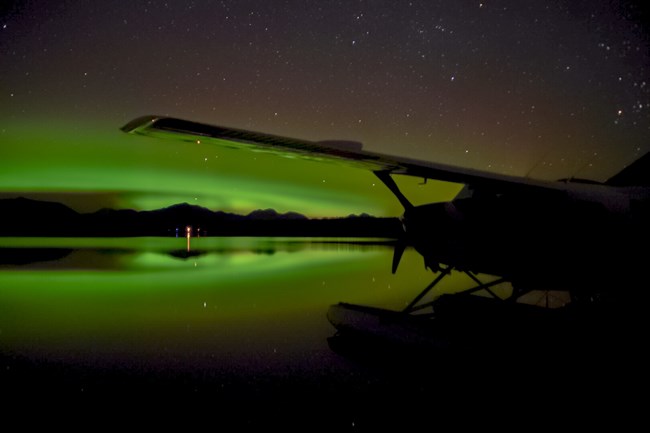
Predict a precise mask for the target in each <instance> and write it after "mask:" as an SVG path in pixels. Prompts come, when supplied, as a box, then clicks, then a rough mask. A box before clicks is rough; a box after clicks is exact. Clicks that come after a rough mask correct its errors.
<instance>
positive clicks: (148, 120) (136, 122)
mask: <svg viewBox="0 0 650 433" xmlns="http://www.w3.org/2000/svg"><path fill="white" fill-rule="evenodd" d="M161 118H162V116H153V115H147V116H140V117H136V118H135V119H133V120H131V121H130V122H128V123H127V124H126V125H124V126H122V127H121V128H120V130H121V131H123V132H126V133H134V132H137V131H139V130H142V129H144V128H147V127H149V126H151V125H152V124H154V123H156V122H157V121H158V120H160V119H161Z"/></svg>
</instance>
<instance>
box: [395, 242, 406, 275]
mask: <svg viewBox="0 0 650 433" xmlns="http://www.w3.org/2000/svg"><path fill="white" fill-rule="evenodd" d="M404 250H406V243H404V242H402V241H398V242H397V243H396V244H395V250H394V251H393V268H392V271H393V274H394V273H395V272H396V271H397V267H398V266H399V262H400V260H402V255H403V254H404Z"/></svg>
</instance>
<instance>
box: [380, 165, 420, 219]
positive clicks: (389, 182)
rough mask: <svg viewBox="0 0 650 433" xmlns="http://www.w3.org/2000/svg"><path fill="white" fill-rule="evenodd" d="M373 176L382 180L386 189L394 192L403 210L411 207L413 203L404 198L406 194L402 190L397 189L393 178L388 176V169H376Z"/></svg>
mask: <svg viewBox="0 0 650 433" xmlns="http://www.w3.org/2000/svg"><path fill="white" fill-rule="evenodd" d="M374 173H375V176H377V177H378V178H379V180H381V181H382V182H384V185H386V186H387V187H388V189H389V190H390V191H391V192H392V193H393V194H395V197H397V199H398V200H399V202H400V203H401V204H402V206H403V207H404V210H408V209H412V208H413V205H412V204H411V202H410V201H409V200H408V199H407V198H406V196H405V195H404V194H403V193H402V191H400V190H399V187H398V186H397V184H396V183H395V180H394V179H393V178H392V177H391V176H390V171H388V170H378V171H375V172H374Z"/></svg>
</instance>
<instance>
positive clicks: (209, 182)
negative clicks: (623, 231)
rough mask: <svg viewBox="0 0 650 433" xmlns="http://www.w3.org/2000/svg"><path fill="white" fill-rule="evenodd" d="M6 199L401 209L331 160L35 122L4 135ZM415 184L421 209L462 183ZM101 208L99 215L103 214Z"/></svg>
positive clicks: (0, 189)
mask: <svg viewBox="0 0 650 433" xmlns="http://www.w3.org/2000/svg"><path fill="white" fill-rule="evenodd" d="M2 141H3V145H2V149H1V151H0V152H1V154H0V156H1V158H0V193H4V194H5V195H6V194H8V193H14V194H17V195H18V194H27V195H28V194H29V193H44V194H47V193H51V194H61V193H63V194H65V193H70V194H74V193H87V194H97V195H98V196H104V197H110V198H111V201H112V203H105V204H104V205H103V206H102V205H101V204H100V203H98V204H97V205H96V206H95V204H92V203H88V206H87V207H88V209H83V210H82V211H90V210H91V209H90V208H92V207H93V206H95V207H96V208H98V207H115V208H134V209H137V210H147V209H157V208H162V207H166V206H170V205H173V204H177V203H183V202H187V203H190V204H195V205H199V206H203V207H207V208H209V209H212V210H223V211H231V212H239V213H248V212H250V211H252V210H255V209H265V208H273V209H276V210H277V211H279V212H289V211H295V212H300V213H303V214H306V215H308V216H312V217H333V216H344V215H348V214H353V213H354V214H361V213H368V214H372V215H376V216H397V215H400V214H401V213H402V211H403V210H402V208H401V206H400V205H399V203H398V202H397V200H396V199H395V198H394V197H393V195H392V194H391V193H390V192H389V191H388V190H387V188H385V186H384V185H383V184H381V182H379V181H378V179H377V178H376V177H375V176H374V175H373V174H372V173H371V172H369V171H367V170H363V169H357V168H350V167H345V166H341V165H335V164H330V163H326V162H317V161H306V160H301V159H290V158H283V157H280V156H276V155H270V154H264V153H257V152H248V151H245V150H234V149H228V148H223V147H219V146H216V145H214V144H210V143H207V144H206V143H200V144H199V143H196V142H184V141H174V140H161V139H155V138H147V137H137V136H132V135H127V134H124V133H123V132H121V131H119V130H118V126H117V125H116V126H114V127H106V126H93V127H83V126H82V127H81V128H80V127H79V126H78V125H74V126H72V125H68V124H53V123H51V122H49V123H48V122H36V125H30V124H24V125H21V124H18V125H11V126H9V127H7V128H5V129H4V131H3V133H2ZM420 183H421V180H420V179H406V180H403V183H400V186H403V189H404V192H405V194H406V195H407V196H408V197H409V198H410V199H412V200H413V202H414V203H420V202H432V201H442V200H449V199H450V198H453V196H454V195H455V194H456V193H457V192H458V190H459V189H460V186H459V185H456V184H445V183H442V182H431V181H430V182H429V183H428V184H426V185H420ZM94 210H96V209H94Z"/></svg>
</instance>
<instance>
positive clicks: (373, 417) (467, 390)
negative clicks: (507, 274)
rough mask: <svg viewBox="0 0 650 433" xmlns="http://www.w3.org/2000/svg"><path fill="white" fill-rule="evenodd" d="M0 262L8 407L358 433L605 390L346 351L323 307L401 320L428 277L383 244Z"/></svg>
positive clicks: (240, 245)
mask: <svg viewBox="0 0 650 433" xmlns="http://www.w3.org/2000/svg"><path fill="white" fill-rule="evenodd" d="M0 254H1V255H0V258H1V259H2V260H1V264H0V361H1V362H2V365H1V366H0V367H1V370H0V380H1V381H2V382H1V385H2V393H3V395H4V396H5V397H6V398H8V399H10V400H11V401H12V402H21V401H26V402H28V404H29V405H30V407H32V405H35V404H36V402H40V403H45V404H47V405H50V404H56V403H62V402H65V404H70V405H76V404H79V402H84V403H88V402H91V403H92V404H95V403H96V406H94V407H95V409H97V408H103V409H101V410H104V409H106V410H108V409H107V408H109V407H110V408H111V409H110V410H108V412H109V413H110V414H112V415H111V416H115V415H116V414H123V413H124V410H126V411H128V412H129V413H136V414H140V415H142V414H143V413H147V411H150V410H151V408H152V407H153V408H158V409H159V410H157V413H156V414H155V419H156V420H158V421H160V420H161V419H165V417H166V416H169V415H171V414H178V413H183V412H182V411H183V410H187V409H190V410H195V411H197V412H198V413H195V414H194V415H195V416H196V417H198V419H200V416H207V417H210V419H212V420H213V422H214V423H215V424H216V425H226V424H228V425H230V424H231V423H234V424H239V425H243V426H246V425H267V426H268V425H271V424H277V425H289V424H295V425H298V426H300V425H303V426H305V428H306V430H312V429H313V427H315V426H324V425H328V426H332V427H336V428H352V429H358V428H360V427H363V426H376V425H379V426H381V425H385V424H383V423H386V422H389V421H390V422H391V423H396V424H397V425H398V426H402V427H403V426H405V425H409V424H410V423H415V424H414V425H428V423H429V422H430V419H431V417H432V416H434V414H436V413H437V414H438V416H440V415H441V413H440V412H439V411H441V410H442V409H441V408H443V407H449V406H453V407H455V408H462V407H475V405H476V403H477V401H478V400H488V401H491V402H494V401H496V400H495V399H498V398H505V399H506V400H504V401H511V400H513V399H514V401H517V400H519V398H514V395H515V393H517V395H521V394H522V393H524V395H526V396H528V398H530V397H531V396H535V397H540V396H541V395H543V393H545V392H550V393H551V394H553V395H554V397H553V398H554V399H555V401H558V399H560V400H562V401H564V400H565V399H571V398H572V395H574V394H575V395H578V394H579V395H581V396H583V393H584V392H585V391H586V390H589V389H592V388H593V389H594V390H596V389H598V390H602V386H603V384H602V377H603V376H602V374H601V376H600V377H598V376H592V375H591V373H586V374H580V375H576V374H574V373H572V372H575V371H576V370H584V369H585V366H584V365H582V366H581V365H572V361H571V360H567V359H562V356H561V354H560V355H558V356H556V357H555V359H552V360H544V362H543V363H540V362H530V360H527V359H526V358H524V357H523V355H522V354H517V353H516V351H513V354H508V355H507V356H505V355H503V354H498V353H487V354H482V355H481V357H480V358H478V359H477V358H470V359H468V358H459V357H456V358H453V357H449V356H446V355H445V354H440V356H439V357H437V358H434V359H431V358H428V359H422V358H418V357H413V356H409V355H407V354H401V353H391V352H388V353H386V352H384V353H382V352H379V353H376V352H373V351H370V350H366V349H365V348H364V347H357V348H353V349H356V350H351V351H350V350H349V348H347V349H346V348H343V350H341V348H340V347H339V346H336V345H335V344H333V343H335V342H336V340H335V339H334V340H333V339H332V338H331V337H333V336H334V334H335V330H334V328H333V327H332V325H331V324H330V323H329V322H328V321H327V319H326V312H327V309H328V307H329V306H330V305H332V304H335V303H338V302H340V301H345V302H351V303H357V304H364V305H372V306H377V307H382V308H389V309H397V310H399V309H401V308H403V307H404V306H405V305H406V304H407V303H408V302H409V301H410V300H411V299H412V298H413V297H414V296H415V295H416V294H417V293H419V291H420V290H421V289H422V288H423V287H424V286H426V284H428V283H429V282H430V281H431V279H432V277H433V276H432V275H431V274H430V273H429V272H427V271H425V270H424V268H423V263H422V259H421V257H419V256H418V255H417V254H416V253H415V252H413V251H407V253H406V254H405V256H404V257H403V259H402V262H401V264H400V268H399V270H398V272H397V274H396V275H392V274H391V272H390V263H391V257H392V248H391V246H390V245H388V244H385V243H384V241H382V240H354V239H340V240H335V241H332V240H325V239H277V238H192V239H191V240H190V245H188V244H187V240H186V239H183V238H121V239H104V238H102V239H42V238H40V239H39V238H28V239H27V238H4V239H0ZM464 284H465V281H463V278H462V277H461V276H459V277H456V278H455V279H453V280H450V281H448V282H447V283H446V284H445V285H444V287H443V288H442V289H441V290H444V291H454V290H457V289H458V288H461V287H463V285H464ZM437 294H440V292H438V293H437ZM486 326H489V324H486ZM333 349H336V350H333ZM607 380H608V382H607V385H612V383H615V382H616V381H614V382H612V381H611V379H609V378H608V379H607ZM598 381H600V383H598ZM505 383H510V384H511V385H510V386H511V387H510V388H508V389H507V392H508V394H506V395H505V397H503V396H502V397H498V395H499V393H500V392H502V391H504V388H503V386H504V384H505ZM558 390H562V391H561V392H557V391H558ZM572 393H574V394H572ZM588 393H589V392H588V391H587V394H588ZM581 398H582V397H581ZM107 405H108V406H107ZM114 405H118V406H119V405H124V406H123V407H122V408H121V409H119V410H118V409H116V408H115V406H114ZM161 405H162V406H161ZM206 405H207V406H208V407H209V411H208V412H203V411H202V410H203V409H201V411H199V409H198V408H204V407H205V406H206ZM162 407H170V409H167V410H163V409H161V408H162ZM436 408H438V409H436ZM437 411H438V412H437ZM196 419H197V418H194V420H196ZM431 422H432V421H431Z"/></svg>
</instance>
